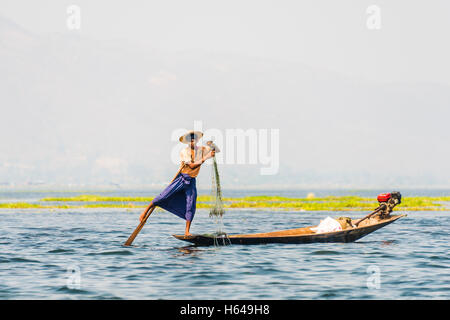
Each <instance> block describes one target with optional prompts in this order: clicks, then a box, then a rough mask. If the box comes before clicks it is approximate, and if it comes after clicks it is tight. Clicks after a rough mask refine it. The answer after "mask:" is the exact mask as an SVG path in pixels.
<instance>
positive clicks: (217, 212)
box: [209, 157, 225, 220]
mask: <svg viewBox="0 0 450 320" xmlns="http://www.w3.org/2000/svg"><path fill="white" fill-rule="evenodd" d="M211 190H212V202H213V203H212V207H211V209H210V210H209V216H210V217H212V218H216V220H221V219H222V216H223V214H224V213H225V210H224V208H223V202H222V189H221V187H220V177H219V170H218V169H217V162H216V157H213V165H212V185H211Z"/></svg>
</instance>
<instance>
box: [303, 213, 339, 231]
mask: <svg viewBox="0 0 450 320" xmlns="http://www.w3.org/2000/svg"><path fill="white" fill-rule="evenodd" d="M310 229H311V230H312V231H314V232H315V233H325V232H333V231H340V230H342V227H341V224H340V223H339V222H338V221H337V220H335V219H333V218H331V217H326V218H325V219H324V220H320V223H319V225H318V226H317V227H315V228H310Z"/></svg>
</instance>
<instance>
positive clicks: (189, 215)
mask: <svg viewBox="0 0 450 320" xmlns="http://www.w3.org/2000/svg"><path fill="white" fill-rule="evenodd" d="M196 202H197V188H196V185H195V178H192V177H191V176H189V175H188V174H185V173H180V174H178V176H177V177H176V178H175V179H174V180H173V181H172V183H171V184H170V185H169V186H167V188H165V189H164V190H163V191H162V192H161V193H160V194H159V195H158V196H157V197H155V198H154V199H153V204H154V205H155V206H158V207H161V208H163V209H165V210H167V211H169V212H172V213H173V214H175V215H177V216H178V217H180V218H182V219H184V220H187V221H192V220H193V219H194V215H195V207H196Z"/></svg>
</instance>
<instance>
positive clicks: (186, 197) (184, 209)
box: [139, 131, 215, 236]
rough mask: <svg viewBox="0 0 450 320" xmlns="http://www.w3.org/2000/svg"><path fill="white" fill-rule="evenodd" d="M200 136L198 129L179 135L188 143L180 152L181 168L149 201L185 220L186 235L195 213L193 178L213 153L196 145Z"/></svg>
mask: <svg viewBox="0 0 450 320" xmlns="http://www.w3.org/2000/svg"><path fill="white" fill-rule="evenodd" d="M202 136H203V133H201V132H200V131H189V132H188V133H186V134H184V135H182V136H181V137H180V139H179V140H180V142H182V143H185V144H188V146H187V147H186V148H185V149H183V150H181V153H180V158H181V159H180V160H181V166H182V169H181V171H180V173H179V174H178V176H177V177H176V178H175V179H174V180H173V181H172V183H171V184H170V185H169V186H168V187H167V188H165V189H164V190H163V191H162V192H161V193H160V194H159V195H158V196H157V197H155V198H154V199H153V201H152V203H151V205H152V206H158V207H161V208H163V209H165V210H167V211H169V212H172V213H173V214H175V215H177V216H178V217H180V218H182V219H184V220H186V228H185V232H184V234H185V235H186V236H190V235H191V234H190V232H189V230H190V228H191V222H192V220H193V219H194V215H195V208H196V202H197V187H196V182H195V178H196V177H197V176H198V174H199V172H200V167H201V165H202V164H203V163H204V162H205V161H206V160H208V159H210V158H212V157H214V155H215V151H214V150H213V149H212V148H210V147H207V146H200V147H199V146H197V142H198V140H199V139H200V138H201V137H202ZM144 217H145V212H143V213H142V214H141V216H140V217H139V219H140V220H141V221H142V220H143V219H144Z"/></svg>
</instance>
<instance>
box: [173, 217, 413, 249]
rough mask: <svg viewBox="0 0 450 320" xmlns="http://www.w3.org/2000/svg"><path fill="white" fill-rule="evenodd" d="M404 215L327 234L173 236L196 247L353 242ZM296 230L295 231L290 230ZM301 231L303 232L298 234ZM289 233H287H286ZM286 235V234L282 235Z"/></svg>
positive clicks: (273, 233)
mask: <svg viewBox="0 0 450 320" xmlns="http://www.w3.org/2000/svg"><path fill="white" fill-rule="evenodd" d="M404 216H405V215H395V216H391V217H390V218H388V219H384V220H381V221H379V222H377V223H372V224H368V225H365V226H360V227H357V228H353V229H345V230H342V231H336V232H327V233H319V234H317V233H311V232H309V233H305V230H306V229H308V228H301V229H297V230H299V234H295V231H291V230H286V231H278V232H272V233H266V234H254V235H251V234H250V235H228V236H213V235H192V236H184V235H173V236H174V237H175V238H177V239H179V240H183V241H187V242H190V243H193V244H195V245H197V246H211V245H229V244H242V245H256V244H269V243H285V244H306V243H320V242H344V243H345V242H354V241H356V240H358V239H361V238H362V237H364V236H366V235H368V234H370V233H372V232H374V231H376V230H378V229H380V228H383V227H384V226H386V225H388V224H391V223H392V222H394V221H396V220H398V219H400V218H401V217H404ZM292 230H296V229H292ZM300 230H303V232H300ZM288 231H289V232H288ZM283 232H284V233H286V234H283Z"/></svg>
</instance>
